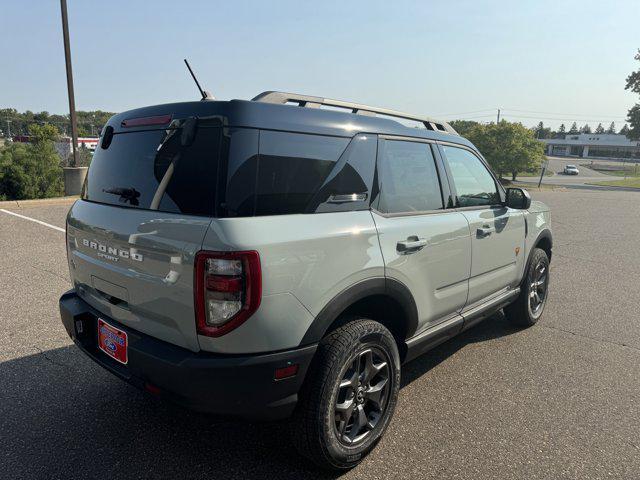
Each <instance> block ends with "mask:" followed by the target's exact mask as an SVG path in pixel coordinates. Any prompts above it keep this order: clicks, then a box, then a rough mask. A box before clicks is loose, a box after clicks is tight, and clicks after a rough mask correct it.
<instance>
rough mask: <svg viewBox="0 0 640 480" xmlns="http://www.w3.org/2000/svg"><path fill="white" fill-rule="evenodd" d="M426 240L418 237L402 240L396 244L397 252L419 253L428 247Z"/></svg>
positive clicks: (412, 236) (413, 236)
mask: <svg viewBox="0 0 640 480" xmlns="http://www.w3.org/2000/svg"><path fill="white" fill-rule="evenodd" d="M427 243H428V242H427V239H426V238H418V236H417V235H411V236H410V237H407V239H406V240H402V241H400V242H398V243H397V244H396V250H397V251H398V252H400V253H410V252H417V251H418V250H420V249H422V248H424V247H426V246H427Z"/></svg>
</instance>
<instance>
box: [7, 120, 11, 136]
mask: <svg viewBox="0 0 640 480" xmlns="http://www.w3.org/2000/svg"><path fill="white" fill-rule="evenodd" d="M7 138H11V120H9V119H7Z"/></svg>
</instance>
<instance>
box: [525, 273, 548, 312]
mask: <svg viewBox="0 0 640 480" xmlns="http://www.w3.org/2000/svg"><path fill="white" fill-rule="evenodd" d="M548 283H549V266H548V265H547V264H546V263H545V262H538V264H537V265H536V266H535V268H534V270H533V275H532V277H531V283H530V285H529V309H530V310H531V314H532V315H533V316H534V317H538V316H540V314H541V313H542V309H543V307H544V302H545V301H546V299H547V285H548Z"/></svg>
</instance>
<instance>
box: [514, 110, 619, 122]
mask: <svg viewBox="0 0 640 480" xmlns="http://www.w3.org/2000/svg"><path fill="white" fill-rule="evenodd" d="M503 110H506V111H511V112H523V113H541V114H543V115H569V116H570V117H600V118H605V117H610V118H613V119H619V118H621V117H619V116H618V115H605V114H600V113H594V114H591V113H566V112H564V113H560V112H540V111H537V110H519V109H517V108H505V109H503Z"/></svg>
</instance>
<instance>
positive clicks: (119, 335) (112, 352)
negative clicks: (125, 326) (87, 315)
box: [98, 318, 129, 365]
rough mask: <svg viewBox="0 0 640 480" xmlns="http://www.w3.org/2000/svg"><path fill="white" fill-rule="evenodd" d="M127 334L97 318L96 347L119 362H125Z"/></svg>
mask: <svg viewBox="0 0 640 480" xmlns="http://www.w3.org/2000/svg"><path fill="white" fill-rule="evenodd" d="M127 343H128V341H127V334H126V332H123V331H122V330H120V329H118V328H116V327H114V326H113V325H109V324H108V323H107V322H105V321H104V320H102V319H101V318H98V348H99V349H100V350H102V351H103V352H104V353H106V354H107V355H109V356H110V357H111V358H113V359H114V360H117V361H118V362H120V363H123V364H125V365H126V364H127V362H128V361H129V359H128V358H127V347H128V345H127Z"/></svg>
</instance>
